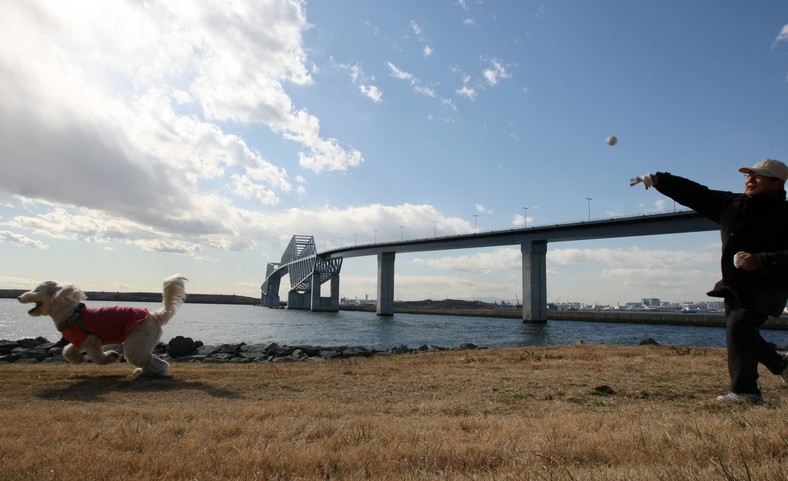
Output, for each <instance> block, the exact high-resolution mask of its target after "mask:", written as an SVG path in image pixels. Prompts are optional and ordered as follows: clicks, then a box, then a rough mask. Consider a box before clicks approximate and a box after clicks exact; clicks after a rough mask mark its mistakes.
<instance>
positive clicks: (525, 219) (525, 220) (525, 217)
mask: <svg viewBox="0 0 788 481" xmlns="http://www.w3.org/2000/svg"><path fill="white" fill-rule="evenodd" d="M523 227H524V228H525V227H528V207H523Z"/></svg>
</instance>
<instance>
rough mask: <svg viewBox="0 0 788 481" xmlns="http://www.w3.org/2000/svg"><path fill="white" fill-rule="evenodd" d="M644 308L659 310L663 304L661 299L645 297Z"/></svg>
mask: <svg viewBox="0 0 788 481" xmlns="http://www.w3.org/2000/svg"><path fill="white" fill-rule="evenodd" d="M643 306H644V307H653V308H657V307H661V306H662V302H660V300H659V298H656V297H644V298H643Z"/></svg>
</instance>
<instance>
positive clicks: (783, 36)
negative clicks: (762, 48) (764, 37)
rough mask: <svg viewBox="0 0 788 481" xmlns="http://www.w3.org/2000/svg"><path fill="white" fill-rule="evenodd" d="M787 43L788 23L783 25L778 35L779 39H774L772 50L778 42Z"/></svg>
mask: <svg viewBox="0 0 788 481" xmlns="http://www.w3.org/2000/svg"><path fill="white" fill-rule="evenodd" d="M785 41H788V23H787V24H785V25H783V28H782V29H781V30H780V33H779V35H777V38H775V39H774V44H773V45H772V48H774V46H775V45H776V44H777V42H785Z"/></svg>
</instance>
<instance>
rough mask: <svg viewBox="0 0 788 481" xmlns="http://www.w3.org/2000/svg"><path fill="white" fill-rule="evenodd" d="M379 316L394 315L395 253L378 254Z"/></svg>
mask: <svg viewBox="0 0 788 481" xmlns="http://www.w3.org/2000/svg"><path fill="white" fill-rule="evenodd" d="M377 314H378V315H379V316H392V315H394V253H393V252H382V253H380V254H378V306H377Z"/></svg>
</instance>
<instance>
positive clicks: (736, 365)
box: [725, 302, 783, 394]
mask: <svg viewBox="0 0 788 481" xmlns="http://www.w3.org/2000/svg"><path fill="white" fill-rule="evenodd" d="M768 317H769V316H768V315H767V314H761V313H759V312H756V311H753V310H751V309H746V308H742V307H734V305H733V303H729V302H725V326H726V329H727V344H728V373H729V374H730V377H731V392H735V393H739V394H754V393H760V391H759V389H758V363H761V364H763V365H764V366H766V368H767V369H768V370H769V371H770V372H771V373H772V374H780V373H781V372H782V370H783V358H782V356H780V354H779V353H778V352H777V350H776V349H775V347H774V346H773V345H772V344H769V343H768V342H766V340H764V338H763V337H761V325H763V323H764V322H766V319H767V318H768Z"/></svg>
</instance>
